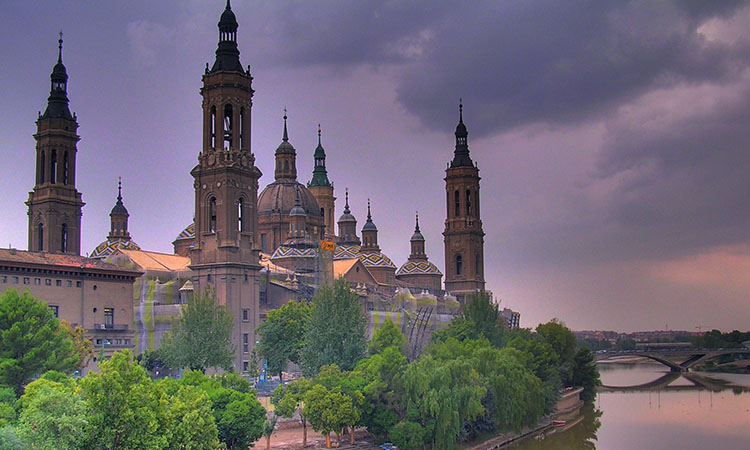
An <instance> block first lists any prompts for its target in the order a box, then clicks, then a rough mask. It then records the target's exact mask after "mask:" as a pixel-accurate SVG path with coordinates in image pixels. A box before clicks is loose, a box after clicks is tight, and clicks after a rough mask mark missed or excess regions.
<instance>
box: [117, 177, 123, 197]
mask: <svg viewBox="0 0 750 450" xmlns="http://www.w3.org/2000/svg"><path fill="white" fill-rule="evenodd" d="M117 203H122V177H117Z"/></svg>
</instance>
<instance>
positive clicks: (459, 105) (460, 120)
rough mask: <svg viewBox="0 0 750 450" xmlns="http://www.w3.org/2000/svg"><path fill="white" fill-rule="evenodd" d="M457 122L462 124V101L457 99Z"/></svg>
mask: <svg viewBox="0 0 750 450" xmlns="http://www.w3.org/2000/svg"><path fill="white" fill-rule="evenodd" d="M458 122H459V123H464V99H462V98H459V99H458Z"/></svg>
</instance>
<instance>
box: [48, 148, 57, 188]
mask: <svg viewBox="0 0 750 450" xmlns="http://www.w3.org/2000/svg"><path fill="white" fill-rule="evenodd" d="M56 181H57V150H52V161H50V174H49V182H50V183H53V184H54V183H55V182H56Z"/></svg>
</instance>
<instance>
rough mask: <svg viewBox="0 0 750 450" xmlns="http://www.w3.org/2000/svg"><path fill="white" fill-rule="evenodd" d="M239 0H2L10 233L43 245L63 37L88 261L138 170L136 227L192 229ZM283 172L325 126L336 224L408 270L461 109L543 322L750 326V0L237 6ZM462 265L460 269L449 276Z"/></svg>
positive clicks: (514, 274) (264, 129)
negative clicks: (39, 238) (38, 205)
mask: <svg viewBox="0 0 750 450" xmlns="http://www.w3.org/2000/svg"><path fill="white" fill-rule="evenodd" d="M223 9H224V2H223V1H222V0H214V1H205V0H201V1H198V0H180V1H177V0H164V1H159V2H151V1H117V0H112V1H106V2H100V1H62V0H56V1H34V2H27V1H20V0H18V1H15V0H0V11H2V14H1V15H0V42H2V44H0V61H2V67H1V68H0V94H1V95H0V98H2V107H0V136H1V137H0V177H2V180H4V181H3V183H2V191H0V192H2V194H1V195H0V211H2V214H0V246H3V247H6V246H12V247H15V248H19V249H26V248H27V227H28V223H27V220H28V219H27V214H26V212H27V209H26V205H24V203H23V202H24V201H26V200H27V198H28V193H29V191H30V190H31V189H32V188H33V183H34V163H35V141H34V138H33V134H34V132H35V129H36V125H35V121H36V119H37V114H38V112H39V111H44V109H45V107H46V99H47V96H48V94H49V87H50V84H49V74H50V72H51V70H52V67H53V66H54V64H55V62H56V59H57V39H58V32H59V31H60V30H62V31H63V33H64V36H63V39H64V49H63V62H64V63H65V65H66V67H67V70H68V75H69V77H70V79H69V81H68V96H69V98H70V108H71V111H74V112H75V113H76V114H77V116H78V121H79V124H80V128H79V130H78V132H79V135H80V136H81V141H80V142H79V144H78V156H77V175H76V176H77V183H76V184H77V188H78V190H79V191H80V192H82V193H83V200H84V201H85V202H86V206H84V209H83V224H82V228H83V231H82V243H83V244H82V245H83V249H82V251H83V253H84V254H85V253H86V252H91V251H92V250H93V249H94V248H95V247H96V245H97V244H98V243H100V242H101V241H103V240H104V239H105V238H106V235H107V233H108V231H109V211H110V210H111V208H112V207H113V206H114V203H115V199H116V196H117V179H118V177H122V185H123V197H124V202H125V205H126V207H127V208H128V210H129V212H130V223H129V229H130V233H131V235H132V236H133V239H134V240H135V241H136V242H137V243H138V244H139V245H140V246H141V247H142V248H143V249H146V250H153V251H161V252H171V251H172V245H171V242H172V241H173V240H174V238H175V237H176V236H177V235H178V234H179V232H180V231H181V230H182V229H183V228H184V227H185V226H187V225H188V224H189V223H190V222H191V221H192V216H193V204H194V191H193V180H192V177H191V176H190V174H189V172H190V169H191V168H192V167H194V166H195V164H196V163H197V156H198V152H199V151H200V145H201V98H200V95H199V89H200V87H201V75H202V74H203V71H204V68H205V64H206V63H211V64H212V63H213V60H214V51H215V50H216V44H217V40H218V30H217V27H216V24H217V22H218V19H219V16H220V14H221V12H222V11H223ZM232 9H233V11H234V12H235V14H236V16H237V20H238V22H239V25H240V27H239V30H238V38H237V39H238V43H239V49H240V52H241V54H240V59H241V61H242V63H243V65H248V64H249V65H250V70H251V72H252V75H253V77H254V81H253V84H254V89H255V91H256V92H255V95H254V97H253V111H252V137H251V138H252V144H251V145H252V151H253V152H254V154H255V156H256V164H257V166H258V167H259V168H260V170H261V171H262V172H263V173H264V175H263V176H262V177H261V179H260V185H261V188H262V187H263V186H265V185H267V184H268V183H270V182H271V181H273V158H274V156H273V154H274V150H275V149H276V147H277V146H278V144H279V143H280V142H281V136H282V123H283V122H282V116H283V114H284V113H283V110H284V108H285V107H286V108H287V109H288V115H289V136H290V141H291V143H292V144H293V145H294V146H295V147H296V149H297V155H298V156H297V158H298V159H297V161H298V164H297V166H298V174H299V179H300V181H301V182H307V181H309V179H310V178H311V174H312V167H313V156H312V155H313V151H314V149H315V147H316V145H317V126H318V123H320V124H321V128H322V142H323V146H324V147H325V149H326V153H327V156H328V159H327V168H328V174H329V178H330V179H331V180H332V181H333V182H334V185H335V189H336V196H337V197H338V199H339V200H338V201H337V204H336V208H337V209H336V215H337V216H338V215H340V214H341V211H342V210H343V197H344V195H343V194H344V192H343V191H344V188H349V193H350V205H351V208H352V212H353V213H354V215H355V216H356V217H357V218H358V220H359V225H358V227H359V228H361V226H362V225H363V224H364V219H365V217H366V205H367V199H368V198H369V199H371V202H372V214H373V220H374V221H375V223H376V225H377V226H378V229H379V230H380V231H379V243H380V246H381V248H382V250H383V252H384V253H385V254H386V255H388V256H389V257H390V258H391V259H392V260H393V261H394V263H395V264H396V265H397V266H399V265H401V264H402V263H404V262H405V261H406V258H407V257H408V254H409V238H410V236H411V234H412V232H413V229H414V215H415V212H416V211H419V216H420V228H421V230H422V233H423V234H424V236H425V238H426V250H427V254H428V256H429V257H430V259H431V261H433V262H434V263H435V264H437V265H438V267H440V268H441V269H442V268H443V267H444V263H443V260H444V255H443V252H444V250H443V244H442V236H441V233H442V231H443V227H444V220H445V201H444V198H445V194H444V192H445V184H444V181H443V177H444V176H445V167H446V163H447V162H448V161H449V160H450V159H451V158H452V153H453V148H454V143H455V138H454V136H453V132H454V131H455V126H456V123H457V121H458V103H459V99H460V98H462V99H463V104H464V121H465V123H466V125H467V127H468V130H469V149H470V152H471V156H472V158H473V160H474V161H475V162H477V164H478V166H479V169H480V176H481V177H482V181H481V191H480V195H481V202H482V221H483V224H484V231H485V233H486V236H485V275H486V278H487V288H488V289H490V290H492V292H493V293H494V295H495V297H496V298H497V299H498V300H500V301H501V303H500V304H501V306H502V307H510V308H512V309H514V310H517V311H519V312H520V313H521V325H522V326H524V327H535V326H536V325H537V324H539V323H541V322H546V321H548V320H550V319H552V318H555V317H557V318H560V319H561V320H563V321H564V322H565V323H566V324H567V325H569V326H570V327H571V328H573V329H612V330H619V331H635V330H652V329H665V328H668V329H682V330H688V331H695V330H696V329H697V327H700V328H701V329H704V330H705V329H712V328H717V329H721V330H725V331H729V330H732V329H735V328H737V329H743V330H746V329H748V324H749V323H750V5H749V4H748V3H747V2H741V1H716V2H713V1H712V2H704V1H699V0H686V1H675V0H673V1H669V0H664V1H660V2H651V1H620V0H618V1H605V0H597V1H582V0H570V1H566V2H560V1H556V0H551V1H542V0H540V1H530V2H518V1H500V0H493V1H479V0H478V1H472V2H463V1H441V0H434V1H406V0H404V1H401V0H393V1H367V0H362V1H356V2H352V1H319V2H309V1H301V0H300V1H283V0H267V1H262V0H259V1H250V0H233V2H232ZM443 271H444V270H443Z"/></svg>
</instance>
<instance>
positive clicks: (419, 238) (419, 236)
mask: <svg viewBox="0 0 750 450" xmlns="http://www.w3.org/2000/svg"><path fill="white" fill-rule="evenodd" d="M410 241H411V242H416V241H421V242H424V236H422V233H421V232H420V231H419V230H417V231H415V232H414V234H412V235H411V239H410Z"/></svg>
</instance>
